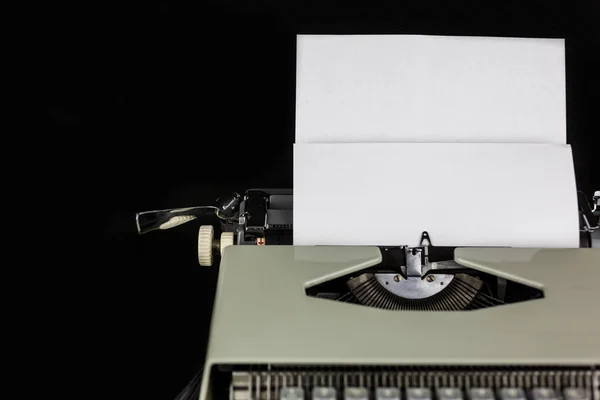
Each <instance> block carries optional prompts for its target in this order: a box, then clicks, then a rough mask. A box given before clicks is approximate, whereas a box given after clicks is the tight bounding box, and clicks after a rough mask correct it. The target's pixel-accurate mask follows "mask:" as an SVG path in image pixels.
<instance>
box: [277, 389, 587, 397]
mask: <svg viewBox="0 0 600 400" xmlns="http://www.w3.org/2000/svg"><path fill="white" fill-rule="evenodd" d="M305 395H306V393H305V390H304V388H301V387H285V388H281V390H280V392H279V400H307V398H306V397H305ZM465 397H466V399H465ZM590 398H591V397H590V394H589V392H588V391H586V390H585V389H581V388H566V389H564V390H563V391H562V396H561V393H560V392H557V391H556V390H554V389H551V388H535V389H532V390H529V391H526V390H524V389H521V388H502V389H500V390H498V391H495V390H494V389H491V388H469V389H467V390H466V391H465V394H464V395H463V391H462V390H461V389H459V388H437V389H436V390H435V391H432V390H431V389H429V388H407V389H406V390H405V391H404V395H402V393H401V391H400V390H399V389H398V388H392V387H379V388H377V389H375V391H374V392H373V393H372V396H371V392H370V391H369V390H368V389H367V388H364V387H347V388H345V389H344V390H343V400H372V399H373V400H590ZM310 399H311V400H338V390H337V389H336V388H334V387H325V386H322V387H315V388H313V390H312V393H311V397H310Z"/></svg>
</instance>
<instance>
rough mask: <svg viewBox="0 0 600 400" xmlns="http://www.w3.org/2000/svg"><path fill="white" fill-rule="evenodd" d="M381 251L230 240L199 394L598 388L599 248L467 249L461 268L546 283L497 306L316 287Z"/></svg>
mask: <svg viewBox="0 0 600 400" xmlns="http://www.w3.org/2000/svg"><path fill="white" fill-rule="evenodd" d="M382 252H383V249H381V248H378V247H335V246H306V247H293V246H234V247H231V248H228V249H227V251H226V252H225V254H224V256H223V259H222V261H221V270H220V276H219V282H218V287H217V294H216V299H215V309H214V314H213V320H212V325H211V334H210V342H209V349H208V354H207V359H206V366H205V370H204V377H203V385H202V392H201V397H200V398H201V399H203V400H204V399H216V398H240V399H241V398H252V399H258V398H280V397H281V396H284V397H285V396H288V395H290V393H291V395H290V396H293V395H294V393H295V392H294V391H293V390H294V388H299V389H301V390H302V392H301V393H303V394H302V396H304V397H303V398H311V397H310V396H311V395H312V396H313V397H312V398H318V396H317V397H314V396H315V394H314V393H313V391H314V390H321V388H325V389H327V388H333V389H334V390H335V392H336V393H337V394H336V396H338V397H336V398H345V397H343V395H342V393H344V391H345V390H346V389H348V388H350V387H352V388H356V387H358V388H359V389H360V390H363V389H364V390H366V392H365V393H367V394H368V396H369V397H368V398H375V397H376V395H377V393H378V389H381V388H388V387H393V388H396V389H399V390H407V389H408V388H409V387H413V386H414V387H421V386H422V387H424V388H427V389H431V390H436V389H438V388H440V387H453V388H458V389H460V390H461V391H462V390H466V389H467V386H468V385H471V386H473V387H475V386H482V385H485V386H486V387H489V388H491V389H493V390H494V393H498V390H501V389H502V388H506V387H513V386H519V387H523V388H524V389H527V390H531V389H533V388H536V387H545V388H551V389H553V390H557V393H560V395H561V396H562V395H563V392H562V391H563V390H567V389H577V388H578V389H582V390H585V392H586V393H587V395H589V396H590V397H588V398H590V399H591V398H596V399H597V398H598V397H597V396H598V379H599V375H598V368H599V367H600V346H599V345H598V341H599V338H600V322H599V321H600V320H599V319H598V315H599V314H600V312H599V307H600V292H599V291H598V282H600V251H599V250H596V249H509V248H505V249H475V248H462V249H461V248H458V249H456V251H455V255H454V260H455V262H456V263H457V264H459V265H461V266H464V267H467V268H469V269H472V270H473V271H475V272H476V273H483V274H486V273H489V274H493V275H494V276H496V277H498V278H500V279H507V280H509V281H513V282H515V283H518V284H523V285H526V286H527V287H530V288H534V289H537V290H539V291H541V292H543V296H542V297H538V298H535V299H531V300H529V301H520V302H515V303H512V304H508V303H505V304H500V303H499V304H497V305H496V306H493V307H481V308H478V309H465V310H463V311H437V312H436V311H435V310H425V309H423V310H420V311H414V310H399V309H396V310H390V309H382V308H375V307H371V306H369V305H368V304H349V303H347V302H343V301H336V299H335V298H333V299H332V298H326V297H323V298H319V297H318V296H316V297H315V296H310V295H309V292H310V289H311V288H313V287H318V286H319V285H322V284H323V283H325V282H327V281H333V280H335V279H340V278H342V277H352V276H354V275H357V274H361V273H362V272H363V271H365V270H368V269H369V268H376V267H377V266H378V265H380V264H381V263H382V261H383V260H384V259H385V256H384V255H382ZM431 311H433V312H431ZM494 374H495V375H494ZM544 374H545V375H544ZM384 376H385V377H388V378H389V379H390V380H389V382H388V381H387V380H386V381H385V382H384V381H383V379H384ZM484 376H485V377H487V378H485V379H488V380H482V379H484V378H483V377H484ZM542 376H544V381H543V382H542V380H541V379H542V378H541V377H542ZM550 376H552V377H553V378H552V380H550V378H549V377H550ZM569 377H571V378H569ZM576 377H578V378H576ZM392 378H393V379H392ZM534 378H535V379H534ZM386 379H387V378H386ZM469 379H470V380H469ZM519 379H520V380H519ZM569 379H573V381H570V380H569ZM469 382H470V383H469ZM467 384H468V385H467ZM466 385H467V386H466ZM285 388H291V389H285ZM315 388H317V389H315ZM283 389H285V390H284V392H283V394H282V390H283ZM325 389H324V390H325ZM290 390H291V392H290ZM361 393H362V392H361ZM382 393H383V392H382ZM461 393H462V392H461ZM326 394H327V392H323V395H326ZM380 394H381V393H380ZM382 395H383V394H382ZM402 396H403V398H406V394H403V395H402ZM528 396H530V395H528ZM591 396H595V397H591ZM528 398H529V397H528Z"/></svg>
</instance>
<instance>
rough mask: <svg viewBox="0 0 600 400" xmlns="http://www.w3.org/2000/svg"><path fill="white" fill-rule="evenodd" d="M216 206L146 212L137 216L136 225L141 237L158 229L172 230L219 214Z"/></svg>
mask: <svg viewBox="0 0 600 400" xmlns="http://www.w3.org/2000/svg"><path fill="white" fill-rule="evenodd" d="M218 210H219V208H218V207H215V206H198V207H188V208H172V209H170V210H156V211H144V212H141V213H137V214H135V223H136V226H137V230H138V233H139V234H140V235H141V234H143V233H147V232H150V231H153V230H156V229H161V230H165V229H171V228H174V227H176V226H179V225H182V224H185V223H186V222H189V221H192V220H194V219H196V217H200V216H202V215H206V214H209V213H211V212H212V213H217V211H218Z"/></svg>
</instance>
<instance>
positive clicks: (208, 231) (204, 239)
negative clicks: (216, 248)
mask: <svg viewBox="0 0 600 400" xmlns="http://www.w3.org/2000/svg"><path fill="white" fill-rule="evenodd" d="M213 237H214V228H213V226H212V225H202V226H201V227H200V230H199V231H198V262H199V263H200V265H202V266H203V267H210V266H211V265H212V262H213V254H212V242H213Z"/></svg>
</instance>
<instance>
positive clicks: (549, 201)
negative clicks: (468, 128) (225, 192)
mask: <svg viewBox="0 0 600 400" xmlns="http://www.w3.org/2000/svg"><path fill="white" fill-rule="evenodd" d="M294 146H295V147H294V244H295V245H410V246H417V245H419V239H420V237H421V233H422V232H423V231H428V232H429V234H430V235H431V239H432V243H433V244H434V245H437V246H511V247H566V248H573V247H578V246H579V226H578V223H579V222H578V213H577V199H576V188H575V176H574V170H573V160H572V154H571V148H570V146H568V145H552V144H509V143H503V144H485V143H359V144H354V143H337V144H334V143H331V144H322V143H321V144H298V143H297V144H295V145H294Z"/></svg>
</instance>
